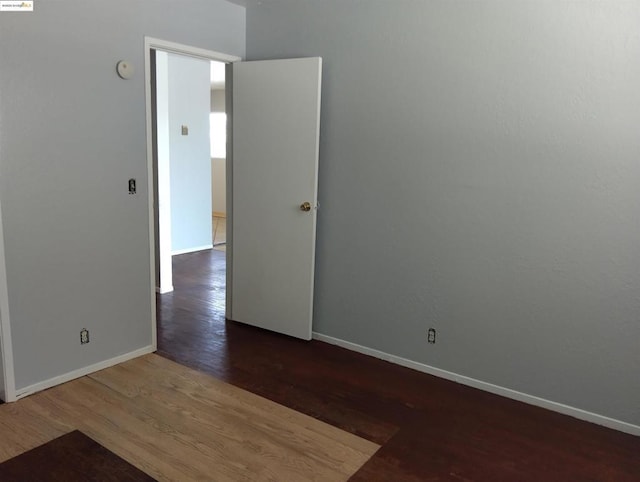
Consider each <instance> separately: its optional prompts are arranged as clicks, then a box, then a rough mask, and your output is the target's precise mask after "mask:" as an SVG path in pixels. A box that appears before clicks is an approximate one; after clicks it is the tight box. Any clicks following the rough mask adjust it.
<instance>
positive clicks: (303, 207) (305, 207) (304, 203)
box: [300, 201, 311, 212]
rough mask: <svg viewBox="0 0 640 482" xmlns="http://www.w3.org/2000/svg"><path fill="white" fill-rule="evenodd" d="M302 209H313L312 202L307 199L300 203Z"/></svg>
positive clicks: (307, 210)
mask: <svg viewBox="0 0 640 482" xmlns="http://www.w3.org/2000/svg"><path fill="white" fill-rule="evenodd" d="M300 211H304V212H309V211H311V203H310V202H308V201H305V202H303V203H302V204H300Z"/></svg>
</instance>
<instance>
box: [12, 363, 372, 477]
mask: <svg viewBox="0 0 640 482" xmlns="http://www.w3.org/2000/svg"><path fill="white" fill-rule="evenodd" d="M74 429H78V430H81V431H82V432H84V433H85V434H87V435H88V436H90V437H91V438H93V439H94V440H96V441H97V442H99V443H100V444H102V445H103V446H105V447H106V448H108V449H109V450H111V451H112V452H114V453H115V454H117V455H119V456H120V457H122V458H124V459H126V460H127V461H129V462H130V463H132V464H133V465H135V466H137V467H138V468H140V469H141V470H143V471H145V472H146V473H148V474H149V475H151V476H153V477H155V478H157V479H159V480H176V481H185V480H216V481H227V480H228V481H240V480H251V481H253V480H277V481H287V480H291V481H305V480H322V481H339V480H347V479H348V478H349V477H350V476H351V475H352V474H354V473H355V472H356V471H357V470H358V469H359V468H360V467H361V466H362V465H363V464H364V463H365V462H366V461H367V460H368V459H369V458H370V457H371V456H372V455H373V454H374V453H375V451H376V450H377V449H378V448H379V446H378V445H376V444H374V443H372V442H369V441H367V440H365V439H362V438H359V437H357V436H355V435H353V434H350V433H348V432H345V431H343V430H340V429H338V428H336V427H333V426H330V425H328V424H325V423H323V422H321V421H319V420H316V419H314V418H311V417H309V416H306V415H303V414H301V413H299V412H296V411H294V410H291V409H289V408H286V407H284V406H282V405H278V404H276V403H274V402H271V401H269V400H267V399H265V398H262V397H259V396H257V395H254V394H252V393H250V392H247V391H245V390H242V389H240V388H237V387H234V386H232V385H229V384H227V383H224V382H221V381H219V380H217V379H215V378H213V377H211V376H209V375H206V374H203V373H200V372H196V371H194V370H191V369H189V368H186V367H184V366H182V365H178V364H176V363H174V362H171V361H169V360H167V359H165V358H162V357H160V356H158V355H147V356H144V357H141V358H138V359H135V360H131V361H129V362H126V363H124V364H121V365H118V366H115V367H112V368H108V369H106V370H102V371H100V372H97V373H95V374H93V375H89V376H86V377H82V378H79V379H77V380H74V381H72V382H69V383H66V384H64V385H60V386H58V387H55V388H52V389H50V390H47V391H45V392H41V393H38V394H35V395H33V396H30V397H28V398H25V399H23V400H20V401H18V402H17V403H12V404H6V405H2V406H0V434H2V435H1V436H0V461H4V460H7V459H9V458H11V457H13V456H15V455H18V454H20V453H22V452H24V451H26V450H29V449H31V448H33V447H36V446H38V445H41V444H42V443H45V442H48V441H49V440H52V439H53V438H56V437H58V436H60V435H62V434H64V433H67V432H69V431H71V430H74Z"/></svg>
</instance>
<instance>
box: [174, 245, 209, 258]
mask: <svg viewBox="0 0 640 482" xmlns="http://www.w3.org/2000/svg"><path fill="white" fill-rule="evenodd" d="M212 248H213V244H205V245H204V246H196V247H195V248H187V249H178V250H176V251H171V256H175V255H176V254H187V253H195V252H196V251H204V250H205V249H212Z"/></svg>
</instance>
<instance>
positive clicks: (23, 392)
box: [15, 346, 155, 400]
mask: <svg viewBox="0 0 640 482" xmlns="http://www.w3.org/2000/svg"><path fill="white" fill-rule="evenodd" d="M154 351H155V348H154V347H153V346H146V347H144V348H140V349H138V350H135V351H132V352H129V353H125V354H124V355H119V356H117V357H115V358H111V359H109V360H105V361H101V362H99V363H95V364H93V365H90V366H88V367H83V368H79V369H77V370H73V371H72V372H69V373H65V374H64V375H59V376H57V377H53V378H50V379H49V380H45V381H43V382H38V383H34V384H33V385H29V386H28V387H25V388H20V389H18V390H16V397H15V398H16V400H19V399H21V398H23V397H26V396H27V395H33V394H34V393H36V392H40V391H42V390H46V389H47V388H51V387H55V386H56V385H60V384H62V383H66V382H69V381H71V380H75V379H76V378H80V377H83V376H85V375H89V374H90V373H93V372H97V371H99V370H104V369H105V368H109V367H112V366H113V365H117V364H118V363H123V362H126V361H128V360H131V359H133V358H137V357H139V356H142V355H147V354H148V353H153V352H154Z"/></svg>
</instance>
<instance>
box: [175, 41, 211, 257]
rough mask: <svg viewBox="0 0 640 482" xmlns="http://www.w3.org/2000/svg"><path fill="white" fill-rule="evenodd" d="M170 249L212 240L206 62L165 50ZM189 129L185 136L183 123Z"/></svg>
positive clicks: (207, 244) (205, 244)
mask: <svg viewBox="0 0 640 482" xmlns="http://www.w3.org/2000/svg"><path fill="white" fill-rule="evenodd" d="M168 57H169V58H168V76H169V81H168V88H169V92H168V94H169V151H170V155H169V156H170V161H169V164H170V168H169V170H170V179H171V250H172V251H174V252H175V251H179V252H185V251H186V250H194V249H198V248H200V249H202V247H203V246H211V243H212V239H211V238H212V231H211V181H210V179H211V158H210V153H209V151H210V144H209V109H210V105H211V90H210V80H209V79H210V73H209V72H210V67H209V65H210V63H209V61H208V60H202V59H194V58H192V57H187V56H184V55H175V54H169V56H168ZM183 125H184V126H187V127H188V130H189V133H188V135H186V136H184V135H182V132H181V127H182V126H183Z"/></svg>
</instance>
